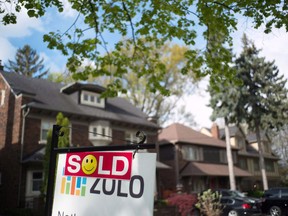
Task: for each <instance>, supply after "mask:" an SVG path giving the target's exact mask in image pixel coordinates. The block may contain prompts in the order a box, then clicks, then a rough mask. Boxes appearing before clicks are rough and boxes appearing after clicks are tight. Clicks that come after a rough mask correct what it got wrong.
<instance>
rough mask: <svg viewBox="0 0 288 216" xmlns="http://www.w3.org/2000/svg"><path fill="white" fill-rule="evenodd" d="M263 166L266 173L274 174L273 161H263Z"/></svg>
mask: <svg viewBox="0 0 288 216" xmlns="http://www.w3.org/2000/svg"><path fill="white" fill-rule="evenodd" d="M265 165H266V171H267V172H275V169H274V162H273V161H265Z"/></svg>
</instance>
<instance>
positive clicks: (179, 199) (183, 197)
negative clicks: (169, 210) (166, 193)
mask: <svg viewBox="0 0 288 216" xmlns="http://www.w3.org/2000/svg"><path fill="white" fill-rule="evenodd" d="M167 203H168V205H172V206H177V208H178V211H179V213H180V214H181V216H186V215H187V214H188V213H190V212H191V211H192V209H193V208H194V205H195V204H196V203H197V197H196V195H192V194H187V193H174V194H172V195H171V196H170V197H169V198H167Z"/></svg>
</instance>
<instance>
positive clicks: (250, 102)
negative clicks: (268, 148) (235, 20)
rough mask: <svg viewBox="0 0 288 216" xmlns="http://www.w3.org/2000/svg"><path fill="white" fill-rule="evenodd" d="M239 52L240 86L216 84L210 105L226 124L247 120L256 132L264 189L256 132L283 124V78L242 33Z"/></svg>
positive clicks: (286, 112) (261, 162)
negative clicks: (241, 48)
mask: <svg viewBox="0 0 288 216" xmlns="http://www.w3.org/2000/svg"><path fill="white" fill-rule="evenodd" d="M242 42H243V51H242V52H241V54H240V56H239V57H238V58H237V59H236V60H235V70H236V77H235V78H236V79H237V80H238V81H237V82H240V83H241V85H234V84H233V83H231V84H230V85H228V84H227V83H226V85H222V86H221V85H220V83H218V84H219V85H218V87H219V88H218V90H219V91H218V93H219V94H217V91H216V90H215V89H214V91H215V92H216V94H214V95H213V98H212V107H213V108H216V109H215V110H214V112H213V113H214V115H215V116H217V117H225V116H228V119H227V120H228V122H229V123H236V124H237V125H239V124H240V123H247V124H248V126H249V130H251V131H254V132H255V133H256V137H257V142H258V148H259V165H260V170H261V174H262V180H263V188H264V189H268V182H267V176H266V169H265V162H264V156H263V149H264V148H263V143H262V142H261V135H260V131H261V132H264V134H267V133H268V131H269V130H272V129H273V130H276V131H277V130H279V129H280V128H281V127H282V126H283V125H284V124H285V123H286V124H287V116H288V104H287V92H288V91H287V89H286V88H285V84H286V80H284V79H283V76H279V70H278V69H277V67H276V66H275V65H274V62H268V61H266V60H265V58H264V57H259V56H258V55H259V52H260V50H258V49H256V47H255V45H254V44H253V42H251V41H249V40H248V38H247V36H246V35H244V36H243V39H242Z"/></svg>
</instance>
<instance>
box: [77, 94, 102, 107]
mask: <svg viewBox="0 0 288 216" xmlns="http://www.w3.org/2000/svg"><path fill="white" fill-rule="evenodd" d="M80 94H81V96H80V103H81V104H84V105H89V106H94V107H100V108H104V107H105V99H104V98H101V97H100V96H101V95H100V94H99V93H96V92H91V91H85V90H82V91H81V93H80ZM92 98H93V99H92Z"/></svg>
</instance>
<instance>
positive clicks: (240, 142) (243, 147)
mask: <svg viewBox="0 0 288 216" xmlns="http://www.w3.org/2000/svg"><path fill="white" fill-rule="evenodd" d="M237 144H238V148H239V149H240V151H245V150H246V144H245V139H244V138H243V137H239V136H238V137H237Z"/></svg>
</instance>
